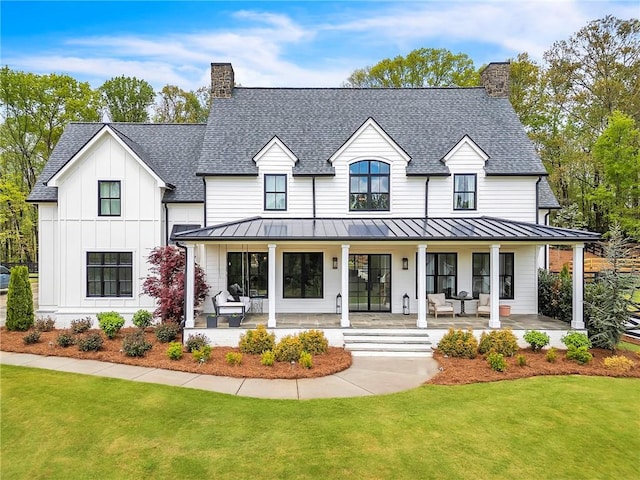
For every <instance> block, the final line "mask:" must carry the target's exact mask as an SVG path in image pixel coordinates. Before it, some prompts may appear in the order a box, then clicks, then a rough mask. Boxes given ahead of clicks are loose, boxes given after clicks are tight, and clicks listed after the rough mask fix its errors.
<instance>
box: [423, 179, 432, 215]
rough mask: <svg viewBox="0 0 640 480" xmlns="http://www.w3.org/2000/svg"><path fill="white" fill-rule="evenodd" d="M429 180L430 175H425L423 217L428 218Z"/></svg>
mask: <svg viewBox="0 0 640 480" xmlns="http://www.w3.org/2000/svg"><path fill="white" fill-rule="evenodd" d="M429 180H431V177H427V181H426V182H425V184H424V218H429Z"/></svg>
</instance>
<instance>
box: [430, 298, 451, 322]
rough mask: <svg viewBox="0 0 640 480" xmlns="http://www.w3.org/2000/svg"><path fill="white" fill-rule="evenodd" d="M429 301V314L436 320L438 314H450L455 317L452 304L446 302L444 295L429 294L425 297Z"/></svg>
mask: <svg viewBox="0 0 640 480" xmlns="http://www.w3.org/2000/svg"><path fill="white" fill-rule="evenodd" d="M427 298H428V301H429V313H433V315H434V316H435V317H436V318H438V314H439V313H440V314H449V313H450V314H451V316H452V317H455V316H456V314H455V311H454V309H453V302H449V301H447V300H446V298H445V296H444V293H430V294H429V295H427Z"/></svg>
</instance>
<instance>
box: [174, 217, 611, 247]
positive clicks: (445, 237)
mask: <svg viewBox="0 0 640 480" xmlns="http://www.w3.org/2000/svg"><path fill="white" fill-rule="evenodd" d="M171 239H172V240H175V241H199V242H211V241H218V242H219V241H237V240H243V241H254V240H255V241H257V240H263V241H264V240H273V241H275V240H281V241H282V240H289V241H291V240H297V241H310V240H311V241H313V240H322V241H345V240H359V241H407V240H416V241H418V240H420V241H451V240H457V241H478V240H480V241H482V240H484V241H487V240H491V241H541V242H545V243H547V242H549V243H553V242H595V241H598V240H599V239H600V234H598V233H594V232H587V231H582V230H570V229H567V228H557V227H550V226H547V225H538V224H535V223H527V222H517V221H512V220H505V219H501V218H494V217H463V218H262V217H253V218H247V219H243V220H238V221H235V222H229V223H223V224H219V225H213V226H210V227H206V228H200V229H196V230H190V231H186V232H181V233H176V234H173V235H172V236H171Z"/></svg>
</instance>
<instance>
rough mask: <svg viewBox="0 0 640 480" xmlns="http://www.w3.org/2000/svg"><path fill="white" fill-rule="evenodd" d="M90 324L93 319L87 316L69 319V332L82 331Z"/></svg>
mask: <svg viewBox="0 0 640 480" xmlns="http://www.w3.org/2000/svg"><path fill="white" fill-rule="evenodd" d="M92 325H93V320H91V319H90V318H89V317H86V318H78V319H77V320H71V333H75V334H76V335H77V334H79V333H84V332H86V331H87V330H89V329H90V328H91V326H92Z"/></svg>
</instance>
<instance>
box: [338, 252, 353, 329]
mask: <svg viewBox="0 0 640 480" xmlns="http://www.w3.org/2000/svg"><path fill="white" fill-rule="evenodd" d="M340 278H341V282H340V283H341V290H342V292H341V293H342V314H341V316H340V326H341V327H342V328H348V327H350V326H351V321H350V320H349V245H342V258H341V262H340Z"/></svg>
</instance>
